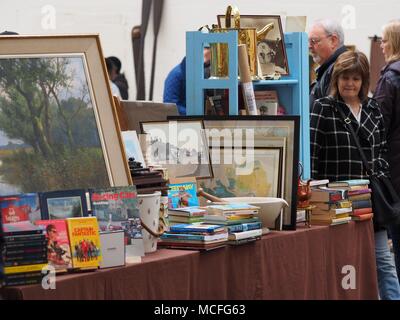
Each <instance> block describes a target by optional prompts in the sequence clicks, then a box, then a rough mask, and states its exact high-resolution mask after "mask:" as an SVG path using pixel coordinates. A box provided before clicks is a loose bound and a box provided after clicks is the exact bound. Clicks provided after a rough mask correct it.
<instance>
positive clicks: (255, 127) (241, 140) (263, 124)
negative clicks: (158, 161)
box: [169, 116, 300, 230]
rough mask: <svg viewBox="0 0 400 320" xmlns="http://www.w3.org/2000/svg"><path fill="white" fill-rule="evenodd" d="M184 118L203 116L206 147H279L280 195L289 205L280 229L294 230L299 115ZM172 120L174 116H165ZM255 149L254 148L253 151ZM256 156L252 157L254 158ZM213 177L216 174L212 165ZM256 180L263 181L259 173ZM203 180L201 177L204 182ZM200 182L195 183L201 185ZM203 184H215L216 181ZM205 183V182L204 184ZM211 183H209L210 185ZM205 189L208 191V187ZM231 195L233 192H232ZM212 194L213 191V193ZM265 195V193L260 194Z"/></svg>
mask: <svg viewBox="0 0 400 320" xmlns="http://www.w3.org/2000/svg"><path fill="white" fill-rule="evenodd" d="M184 118H185V119H192V120H195V119H203V122H204V129H205V133H206V137H207V143H208V145H209V148H210V149H211V148H217V149H218V148H221V146H223V147H224V148H235V147H236V148H238V146H240V148H248V149H250V150H251V149H252V148H254V150H257V148H268V147H270V148H271V147H272V148H282V159H283V160H282V170H281V175H282V176H281V177H280V180H281V185H282V188H281V196H280V197H281V198H283V199H285V200H286V201H287V203H288V204H289V207H287V208H285V209H284V213H283V229H285V230H295V229H296V204H297V183H298V181H297V180H298V162H299V143H300V142H299V141H300V140H299V136H300V116H251V117H248V116H219V117H215V116H214V117H213V116H186V117H184ZM169 119H170V120H173V119H174V118H169ZM255 152H256V151H255ZM255 159H256V157H255ZM213 172H214V176H217V175H219V174H220V173H217V168H216V167H215V166H214V165H213ZM256 179H257V182H259V183H265V179H261V178H260V175H256ZM206 181H207V180H204V183H205V182H206ZM202 183H203V181H201V182H200V183H199V185H200V186H201V184H202ZM207 183H215V185H217V182H216V181H213V182H209V181H207ZM204 185H205V186H207V185H206V184H204ZM211 185H212V184H211ZM218 185H219V187H220V188H225V189H227V190H229V191H231V189H229V187H230V185H229V182H228V185H224V184H223V181H221V183H218ZM208 191H211V192H210V193H211V194H213V193H212V191H213V190H212V188H210V189H209V190H208ZM232 193H233V194H234V196H238V195H236V192H232ZM214 195H215V194H214ZM264 196H267V195H264Z"/></svg>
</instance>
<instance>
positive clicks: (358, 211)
mask: <svg viewBox="0 0 400 320" xmlns="http://www.w3.org/2000/svg"><path fill="white" fill-rule="evenodd" d="M367 213H372V208H360V209H354V210H353V213H352V215H353V216H359V215H362V214H367Z"/></svg>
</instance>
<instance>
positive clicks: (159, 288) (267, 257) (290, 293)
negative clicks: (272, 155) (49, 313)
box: [1, 221, 378, 300]
mask: <svg viewBox="0 0 400 320" xmlns="http://www.w3.org/2000/svg"><path fill="white" fill-rule="evenodd" d="M344 266H353V267H354V270H355V289H352V288H349V289H344V288H343V287H342V282H345V283H347V281H346V279H347V278H345V277H349V275H348V271H347V272H346V273H342V268H343V267H344ZM344 278H345V279H344ZM343 279H344V280H343ZM1 292H2V295H3V299H46V300H47V299H74V300H76V299H79V300H85V299H91V300H93V299H146V300H148V299H157V300H161V299H167V300H169V299H174V300H175V299H180V300H186V299H202V300H203V299H207V300H224V299H229V300H233V299H243V300H247V299H377V298H378V294H377V292H378V289H377V279H376V264H375V251H374V234H373V228H372V223H371V221H366V222H357V223H356V222H350V223H349V224H343V225H337V226H331V227H325V226H312V227H311V228H307V227H304V226H299V227H298V228H297V230H296V231H279V232H278V231H275V232H274V231H272V232H271V233H269V234H267V235H265V236H263V237H262V239H261V240H259V241H256V242H253V243H249V244H245V245H240V246H226V247H223V248H219V249H215V250H212V251H207V252H199V251H192V250H169V249H158V250H157V251H156V252H154V253H150V254H146V256H145V257H144V258H143V261H142V262H141V263H139V264H133V265H127V266H125V267H119V268H112V269H103V270H97V271H93V272H86V273H75V274H67V275H59V276H57V278H56V289H54V290H51V289H50V290H44V289H42V287H41V285H27V286H17V287H9V288H3V289H2V291H1Z"/></svg>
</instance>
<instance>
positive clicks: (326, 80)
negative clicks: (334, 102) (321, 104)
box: [310, 46, 347, 110]
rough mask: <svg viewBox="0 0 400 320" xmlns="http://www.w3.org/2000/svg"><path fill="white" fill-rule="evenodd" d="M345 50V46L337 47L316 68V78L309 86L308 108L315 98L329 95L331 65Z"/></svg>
mask: <svg viewBox="0 0 400 320" xmlns="http://www.w3.org/2000/svg"><path fill="white" fill-rule="evenodd" d="M345 51H347V48H346V47H345V46H342V47H340V48H338V49H337V50H336V51H335V52H334V53H333V54H332V55H331V56H330V57H329V59H328V60H327V61H326V62H325V63H324V64H322V65H321V66H320V67H319V68H318V69H317V70H316V73H317V78H316V79H315V81H314V82H313V83H312V84H311V86H310V110H311V108H312V106H313V105H314V102H315V100H317V99H320V98H323V97H327V96H328V95H329V87H330V83H331V76H332V73H333V66H334V65H335V62H336V59H337V58H338V57H339V56H340V55H341V54H342V53H343V52H345Z"/></svg>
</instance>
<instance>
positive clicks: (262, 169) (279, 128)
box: [141, 116, 300, 230]
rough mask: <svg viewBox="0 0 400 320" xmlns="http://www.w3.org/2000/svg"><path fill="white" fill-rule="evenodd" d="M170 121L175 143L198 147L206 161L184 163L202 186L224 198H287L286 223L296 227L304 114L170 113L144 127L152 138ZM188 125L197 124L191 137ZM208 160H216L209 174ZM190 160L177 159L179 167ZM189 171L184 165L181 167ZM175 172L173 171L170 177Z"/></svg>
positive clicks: (211, 161)
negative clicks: (192, 114) (228, 114)
mask: <svg viewBox="0 0 400 320" xmlns="http://www.w3.org/2000/svg"><path fill="white" fill-rule="evenodd" d="M169 123H170V124H171V126H170V127H169V128H170V131H169V132H168V138H167V140H171V142H172V145H176V144H178V145H179V146H180V149H182V148H185V147H186V149H189V150H192V152H191V153H187V154H192V153H193V152H194V151H197V152H198V153H199V160H201V161H199V162H198V164H197V166H198V169H197V170H195V169H193V168H192V167H193V166H194V167H195V166H196V164H193V163H191V164H190V165H188V164H185V166H188V168H189V167H190V168H191V173H190V174H192V176H195V177H196V178H197V179H198V182H197V183H198V186H199V187H200V188H203V190H204V191H206V192H208V193H210V194H213V195H215V196H218V197H220V198H222V197H245V196H254V197H277V198H283V199H285V200H286V201H287V202H288V204H289V207H288V208H285V209H284V213H283V223H282V229H284V230H295V229H296V202H297V179H298V161H299V135H300V117H299V116H252V117H248V116H218V117H216V116H185V117H168V121H164V122H157V123H154V122H149V123H146V122H143V123H141V127H142V133H144V132H147V133H149V132H150V131H152V132H153V134H151V135H150V136H151V137H150V139H152V141H153V142H154V141H156V140H157V139H160V137H158V135H160V136H162V135H164V134H163V132H164V133H165V132H167V131H166V130H167V127H168V124H169ZM145 128H147V131H146V130H145ZM150 128H151V129H152V130H149V129H150ZM174 128H176V130H175V129H174ZM187 128H193V132H192V134H190V138H189V135H188V132H187V131H184V130H187ZM196 128H197V129H196ZM172 129H174V130H172ZM196 131H197V133H195V132H196ZM157 132H158V134H154V133H157ZM196 134H197V135H198V137H197V138H195V135H196ZM189 140H190V141H189ZM158 141H159V140H158ZM195 141H198V145H197V146H194V145H195ZM164 143H170V141H164ZM187 146H190V148H187ZM173 150H175V148H173ZM153 152H155V151H154V150H153ZM200 156H201V157H200ZM174 160H175V159H174ZM207 160H208V161H210V163H211V165H210V166H209V167H210V168H209V169H207V171H206V172H207V174H205V173H202V172H205V171H202V170H201V168H203V169H204V168H208V166H207V163H206V161H207ZM179 161H180V162H182V160H179ZM167 162H168V161H167ZM185 166H183V165H182V164H178V165H177V167H176V170H175V172H179V171H177V170H178V168H179V167H180V168H184V167H185ZM184 171H185V170H183V169H182V170H181V172H180V173H182V172H184ZM193 173H194V174H193ZM197 173H201V174H200V175H196V174H197ZM175 174H176V173H173V174H170V177H174V175H175Z"/></svg>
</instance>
